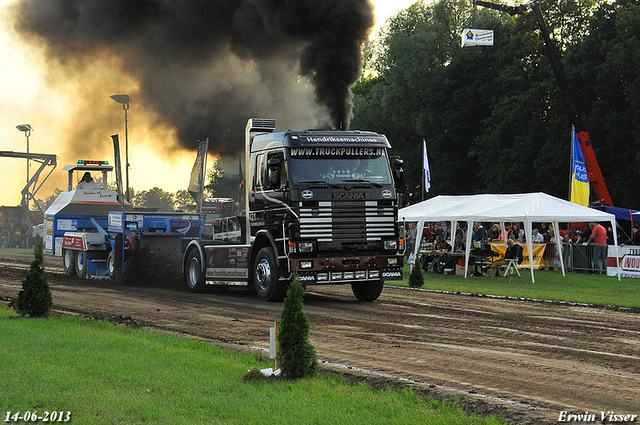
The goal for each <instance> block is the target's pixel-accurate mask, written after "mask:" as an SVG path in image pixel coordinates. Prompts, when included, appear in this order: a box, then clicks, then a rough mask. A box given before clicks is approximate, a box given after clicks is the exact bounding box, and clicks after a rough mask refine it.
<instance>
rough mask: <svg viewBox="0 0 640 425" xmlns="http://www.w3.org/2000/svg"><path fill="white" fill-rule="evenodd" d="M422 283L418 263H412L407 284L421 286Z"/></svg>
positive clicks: (413, 286) (422, 278)
mask: <svg viewBox="0 0 640 425" xmlns="http://www.w3.org/2000/svg"><path fill="white" fill-rule="evenodd" d="M423 285H424V276H423V275H422V269H420V264H414V265H413V269H412V270H411V274H410V275H409V286H410V287H412V288H422V286H423Z"/></svg>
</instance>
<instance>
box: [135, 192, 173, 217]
mask: <svg viewBox="0 0 640 425" xmlns="http://www.w3.org/2000/svg"><path fill="white" fill-rule="evenodd" d="M132 203H133V205H134V206H135V207H137V208H157V209H158V211H161V212H172V211H173V193H171V192H165V191H164V190H162V189H160V188H159V187H154V188H153V189H149V190H143V191H140V192H136V193H135V195H133V202H132Z"/></svg>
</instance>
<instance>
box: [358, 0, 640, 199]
mask: <svg viewBox="0 0 640 425" xmlns="http://www.w3.org/2000/svg"><path fill="white" fill-rule="evenodd" d="M542 7H543V14H544V15H545V18H546V20H547V23H548V25H549V28H550V30H551V32H552V34H553V36H554V38H555V39H556V44H557V46H558V48H559V49H560V51H561V54H562V57H563V59H562V60H563V63H564V65H565V70H566V71H567V77H568V80H569V84H570V86H571V87H572V90H573V93H574V96H575V99H576V103H577V106H578V110H579V112H580V114H581V116H582V118H583V121H584V122H585V126H586V127H587V129H588V131H589V133H590V135H591V140H592V142H593V146H594V150H595V152H596V155H597V157H598V162H599V163H600V167H601V169H602V172H603V174H604V176H605V178H606V181H607V185H608V186H609V191H610V193H611V195H612V197H613V199H614V202H616V203H618V204H619V205H624V206H628V207H633V206H634V205H635V206H638V205H640V190H638V189H640V187H639V186H640V178H638V177H640V155H638V154H637V152H640V149H639V148H640V136H639V134H640V132H639V131H638V127H640V124H638V123H639V122H640V117H639V115H640V109H639V108H638V106H640V105H638V103H640V100H638V99H640V93H639V91H640V89H638V87H640V77H639V75H640V44H639V43H637V40H638V36H637V34H638V33H639V32H640V25H639V24H638V22H640V19H639V18H640V13H639V9H640V6H639V5H638V4H637V2H635V1H631V0H618V1H616V2H613V3H610V2H605V1H603V0H569V1H567V2H548V3H543V4H542ZM462 28H487V29H493V30H494V36H495V40H494V46H492V47H472V48H464V49H463V48H461V47H460V33H461V30H462ZM366 63H367V64H366V69H365V72H364V73H363V77H362V79H361V80H360V81H358V82H357V83H356V85H355V86H354V88H353V93H354V99H353V103H354V109H353V114H354V116H353V119H352V121H351V127H352V129H358V130H372V131H377V132H380V133H384V134H385V135H386V136H387V137H388V138H389V141H390V142H391V144H392V146H393V154H395V155H400V156H401V157H403V159H405V165H404V168H405V181H406V184H405V187H404V188H402V189H401V190H402V193H403V195H404V201H405V203H414V202H416V201H420V200H421V199H422V183H421V182H422V161H421V156H420V155H418V154H416V152H421V151H422V149H421V146H422V140H423V139H424V140H426V142H427V147H428V149H429V160H430V168H431V175H432V180H431V184H432V187H431V190H430V192H429V194H428V195H427V196H435V195H439V194H473V193H486V192H493V193H517V192H536V191H541V192H546V193H549V194H551V195H554V196H558V197H561V198H566V197H567V195H568V189H569V187H568V185H569V168H570V167H569V165H570V146H571V143H570V142H571V140H570V134H571V122H570V120H569V119H568V117H567V114H566V112H565V109H564V106H563V104H562V101H561V97H560V94H559V93H558V90H559V88H558V84H557V82H556V80H555V77H554V74H553V71H552V69H551V66H550V62H549V58H548V55H547V52H546V49H545V46H544V43H543V40H542V38H541V36H540V34H539V25H538V22H537V20H536V18H535V16H534V14H533V13H531V12H527V13H524V14H522V15H518V16H515V17H511V16H509V15H507V14H506V13H503V12H498V11H494V10H489V9H485V8H480V7H479V8H477V9H475V10H474V9H473V8H472V7H471V2H470V1H467V0H436V1H435V2H433V3H429V4H427V3H426V2H422V1H419V2H417V3H414V4H413V5H412V6H411V7H409V8H408V9H406V10H403V11H401V12H399V13H398V14H397V15H396V16H395V17H393V18H391V19H390V20H388V21H387V23H386V25H385V27H384V29H383V31H382V32H381V35H380V36H379V38H378V39H377V40H376V41H375V42H374V43H373V45H372V46H370V48H369V49H368V56H367V62H366ZM619 201H620V203H619Z"/></svg>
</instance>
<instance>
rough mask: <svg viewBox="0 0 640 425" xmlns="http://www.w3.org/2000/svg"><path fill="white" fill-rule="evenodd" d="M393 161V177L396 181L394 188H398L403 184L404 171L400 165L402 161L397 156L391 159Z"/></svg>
mask: <svg viewBox="0 0 640 425" xmlns="http://www.w3.org/2000/svg"><path fill="white" fill-rule="evenodd" d="M392 159H393V177H394V179H395V181H396V186H397V187H400V186H402V185H403V184H404V169H403V168H402V165H403V164H404V161H403V160H402V159H400V157H398V156H394V157H392Z"/></svg>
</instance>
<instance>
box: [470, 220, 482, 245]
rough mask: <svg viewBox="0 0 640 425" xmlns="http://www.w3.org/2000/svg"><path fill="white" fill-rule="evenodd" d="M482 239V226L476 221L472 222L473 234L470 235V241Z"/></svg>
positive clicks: (480, 240)
mask: <svg viewBox="0 0 640 425" xmlns="http://www.w3.org/2000/svg"><path fill="white" fill-rule="evenodd" d="M483 240H484V227H482V223H479V222H477V221H474V222H473V234H472V236H471V241H472V242H482V241H483Z"/></svg>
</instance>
